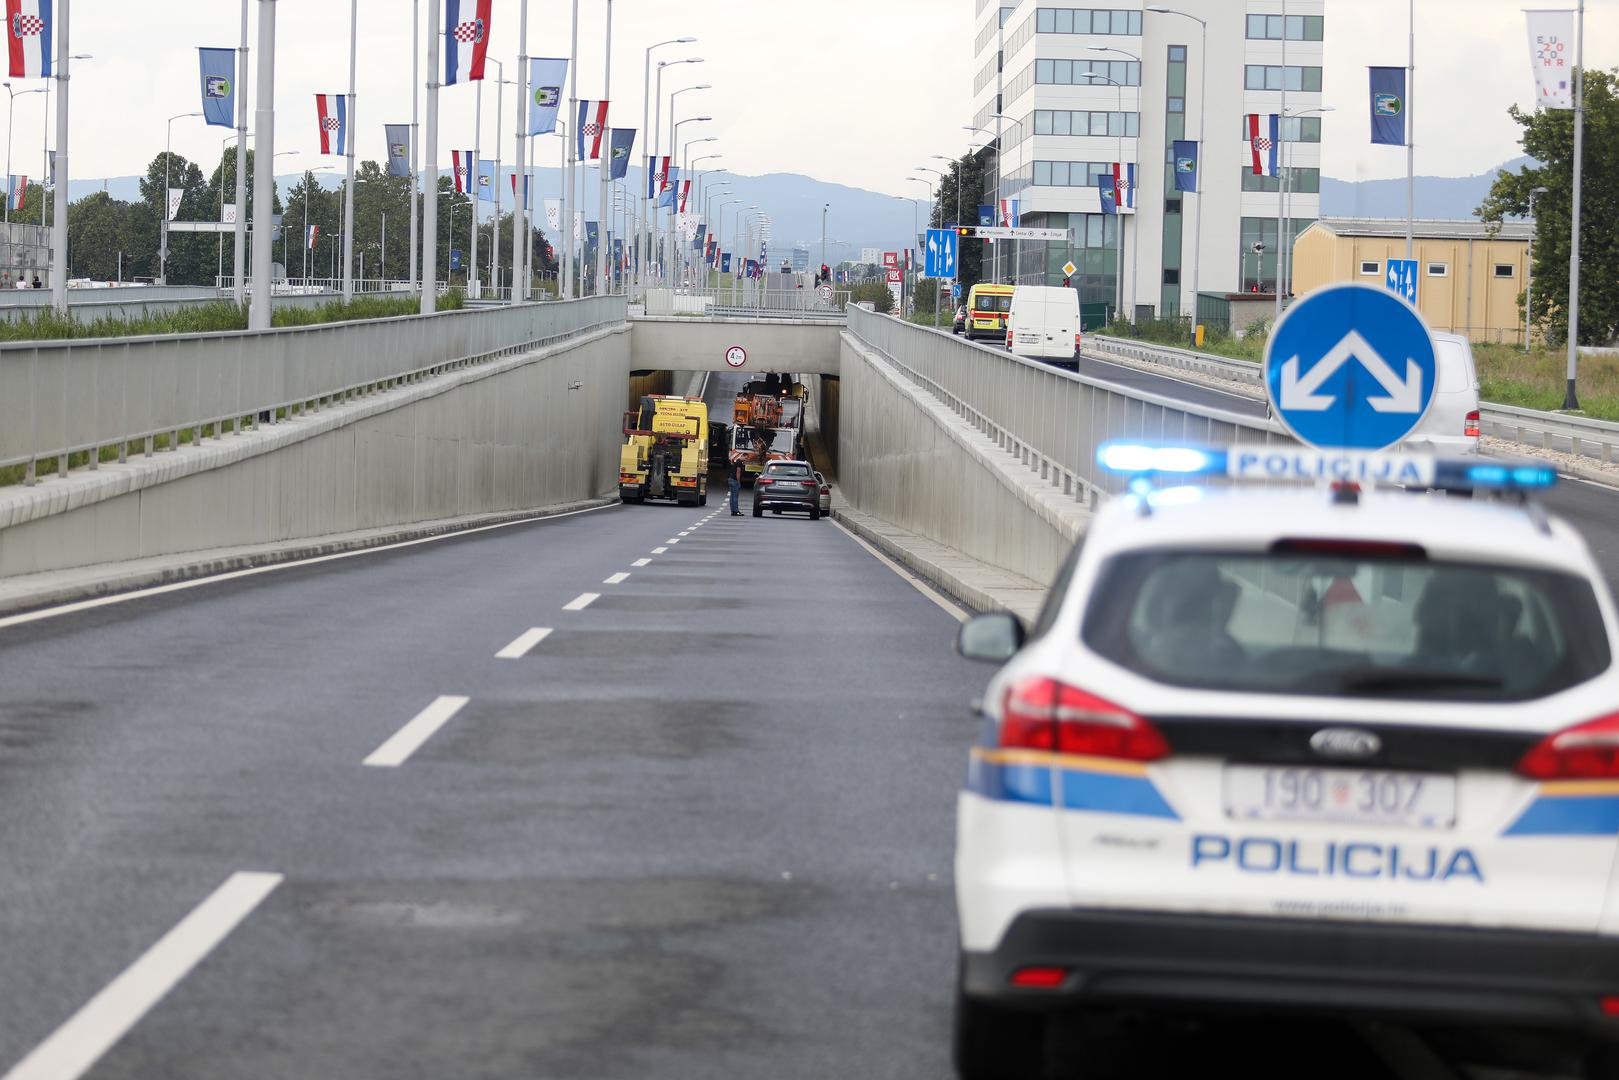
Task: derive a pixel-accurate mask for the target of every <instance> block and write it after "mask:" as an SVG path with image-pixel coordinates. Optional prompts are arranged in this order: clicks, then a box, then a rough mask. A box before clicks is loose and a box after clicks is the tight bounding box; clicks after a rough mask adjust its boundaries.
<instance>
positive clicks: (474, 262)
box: [433, 0, 499, 300]
mask: <svg viewBox="0 0 1619 1080" xmlns="http://www.w3.org/2000/svg"><path fill="white" fill-rule="evenodd" d="M433 2H434V3H435V4H436V3H438V0H433ZM496 85H497V87H498V85H499V84H498V83H497V84H496ZM497 93H498V90H497ZM473 99H474V101H475V104H474V105H473V106H472V117H473V119H472V164H471V166H470V167H469V169H468V171H467V187H468V188H469V189H471V191H472V230H471V231H472V247H471V249H470V250H471V252H472V254H471V256H470V258H471V262H469V263H468V264H467V295H468V296H470V297H472V298H473V299H474V300H476V299H477V298H478V297H479V296H481V295H482V289H481V287H480V286H481V284H482V282H481V280H480V279H479V276H478V212H479V211H480V210H481V209H482V208H481V207H480V206H479V205H478V204H479V202H480V201H481V200H482V199H483V193H482V192H481V191H480V190H479V189H478V174H479V173H480V172H481V171H482V169H483V80H482V79H479V80H478V89H477V90H475V91H474V92H473ZM497 227H498V223H497ZM447 272H448V271H446V273H447Z"/></svg>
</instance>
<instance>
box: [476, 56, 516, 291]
mask: <svg viewBox="0 0 1619 1080" xmlns="http://www.w3.org/2000/svg"><path fill="white" fill-rule="evenodd" d="M494 64H495V66H496V67H497V68H499V69H500V78H499V79H497V80H496V81H495V170H494V172H493V173H491V174H490V177H489V186H490V187H492V188H494V189H495V216H494V217H492V218H490V219H489V284H490V285H491V286H493V287H494V290H495V298H496V299H497V300H498V299H499V298H500V129H501V123H500V122H501V119H502V117H503V116H504V115H505V110H504V109H503V108H502V107H501V103H500V84H501V83H502V82H505V81H506V65H505V64H502V63H501V62H500V61H499V60H496V61H494ZM514 172H515V170H514ZM472 219H473V223H474V224H476V223H477V220H478V215H477V212H476V209H474V212H473V215H472ZM472 231H473V232H477V231H478V230H477V229H473V230H472Z"/></svg>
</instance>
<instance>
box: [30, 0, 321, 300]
mask: <svg viewBox="0 0 1619 1080" xmlns="http://www.w3.org/2000/svg"><path fill="white" fill-rule="evenodd" d="M275 4H276V0H259V85H258V105H257V112H256V115H255V119H254V122H253V126H254V132H255V134H256V135H257V136H258V140H259V149H258V154H257V155H256V156H257V160H258V163H259V164H258V168H257V169H255V170H254V173H253V236H254V240H255V242H254V244H253V291H252V293H251V294H250V295H249V297H248V319H247V325H248V328H249V329H251V330H268V329H270V273H271V266H272V263H271V260H272V258H273V253H272V251H271V243H270V236H271V234H272V233H273V232H274V231H275V225H274V224H273V222H272V215H273V214H274V212H275V175H274V174H275V167H274V162H275ZM306 100H307V99H306ZM58 121H60V117H58ZM58 145H60V144H58ZM57 161H58V163H60V161H61V153H60V151H58V153H57ZM58 168H60V164H58ZM66 201H67V200H65V199H63V200H60V202H66ZM166 208H167V207H165V209H166ZM236 210H237V215H238V216H240V215H241V213H242V211H243V208H242V207H237V208H236Z"/></svg>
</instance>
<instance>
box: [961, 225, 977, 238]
mask: <svg viewBox="0 0 1619 1080" xmlns="http://www.w3.org/2000/svg"><path fill="white" fill-rule="evenodd" d="M956 235H957V236H961V237H969V236H976V235H978V230H977V229H975V228H973V227H972V226H971V225H958V226H956Z"/></svg>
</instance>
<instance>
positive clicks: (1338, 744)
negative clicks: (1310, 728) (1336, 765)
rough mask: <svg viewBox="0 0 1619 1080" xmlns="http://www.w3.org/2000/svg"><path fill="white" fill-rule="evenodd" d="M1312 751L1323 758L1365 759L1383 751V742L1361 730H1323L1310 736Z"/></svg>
mask: <svg viewBox="0 0 1619 1080" xmlns="http://www.w3.org/2000/svg"><path fill="white" fill-rule="evenodd" d="M1310 749H1312V750H1314V751H1315V752H1316V753H1318V754H1320V755H1321V756H1322V757H1336V758H1364V757H1371V756H1372V755H1373V754H1375V753H1377V752H1378V751H1379V750H1381V749H1383V740H1382V739H1379V738H1378V737H1377V736H1376V735H1374V734H1372V733H1371V732H1370V731H1362V730H1361V729H1359V728H1343V727H1329V728H1322V729H1321V730H1320V731H1318V732H1316V733H1315V734H1314V735H1311V736H1310Z"/></svg>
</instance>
